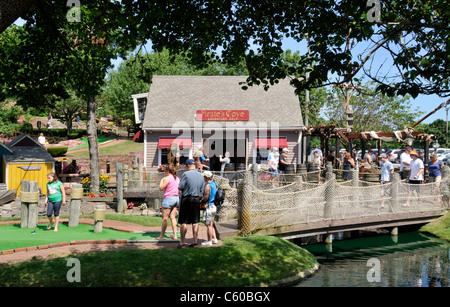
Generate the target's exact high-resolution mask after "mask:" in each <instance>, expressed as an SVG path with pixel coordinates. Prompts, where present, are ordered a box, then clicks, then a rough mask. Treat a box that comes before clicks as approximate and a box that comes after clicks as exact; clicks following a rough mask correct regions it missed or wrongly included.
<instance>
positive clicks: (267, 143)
mask: <svg viewBox="0 0 450 307" xmlns="http://www.w3.org/2000/svg"><path fill="white" fill-rule="evenodd" d="M273 147H278V148H285V147H286V148H287V147H288V144H287V141H286V138H279V139H275V138H274V139H270V138H269V139H262V138H256V139H255V148H273Z"/></svg>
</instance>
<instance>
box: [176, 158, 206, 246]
mask: <svg viewBox="0 0 450 307" xmlns="http://www.w3.org/2000/svg"><path fill="white" fill-rule="evenodd" d="M186 165H187V167H188V171H187V172H184V174H183V175H182V176H181V179H180V184H179V185H178V189H179V190H180V196H181V201H180V213H179V215H178V224H180V235H181V240H180V245H179V246H178V247H179V248H184V247H186V244H185V240H186V233H187V224H192V234H193V241H194V243H193V244H192V245H191V246H192V247H193V246H195V245H198V242H197V239H198V223H199V221H200V199H201V198H202V197H201V195H202V194H201V191H202V187H203V184H204V182H203V176H202V174H201V173H200V172H199V171H197V170H196V169H195V162H194V160H192V159H187V160H186Z"/></svg>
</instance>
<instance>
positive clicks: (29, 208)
mask: <svg viewBox="0 0 450 307" xmlns="http://www.w3.org/2000/svg"><path fill="white" fill-rule="evenodd" d="M20 201H21V205H20V211H21V212H20V227H21V228H36V226H37V224H38V202H39V184H38V182H37V181H31V182H30V181H29V180H22V182H21V192H20Z"/></svg>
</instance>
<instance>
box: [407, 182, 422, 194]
mask: <svg viewBox="0 0 450 307" xmlns="http://www.w3.org/2000/svg"><path fill="white" fill-rule="evenodd" d="M408 183H409V184H411V186H410V187H409V188H410V191H411V192H414V191H415V192H416V193H417V194H419V195H420V192H421V185H422V180H411V179H410V180H409V182H408Z"/></svg>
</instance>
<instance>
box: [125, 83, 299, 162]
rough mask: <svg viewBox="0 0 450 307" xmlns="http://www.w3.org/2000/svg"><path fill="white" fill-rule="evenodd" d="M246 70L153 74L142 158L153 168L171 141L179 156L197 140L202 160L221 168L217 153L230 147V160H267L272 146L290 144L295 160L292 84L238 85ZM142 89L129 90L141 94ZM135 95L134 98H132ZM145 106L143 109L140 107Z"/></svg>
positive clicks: (295, 117) (186, 154)
mask: <svg viewBox="0 0 450 307" xmlns="http://www.w3.org/2000/svg"><path fill="white" fill-rule="evenodd" d="M245 80H246V77H245V76H154V77H153V79H152V84H151V87H150V91H149V93H148V95H147V97H148V98H147V104H146V107H145V109H144V108H143V107H142V106H141V107H140V108H139V109H140V113H139V114H145V116H144V119H143V121H142V130H143V132H144V164H145V167H146V169H156V168H157V167H158V166H159V165H162V164H164V163H167V154H168V150H169V147H170V144H171V143H173V142H176V143H179V145H180V162H181V163H183V162H184V161H185V160H186V159H188V158H192V157H193V155H194V154H195V152H196V151H197V148H198V147H199V146H202V147H203V152H204V153H205V155H206V156H207V157H209V159H210V160H209V162H207V163H205V164H206V165H208V166H209V167H210V168H211V169H212V170H220V165H221V163H220V161H219V155H224V154H225V152H229V153H230V155H231V163H234V164H235V165H239V164H240V165H244V164H245V165H246V166H248V165H249V164H253V163H258V164H266V163H267V155H268V153H269V151H270V150H271V148H272V147H277V148H279V150H280V152H281V149H282V148H284V147H286V148H288V149H289V153H288V160H289V161H290V162H292V164H294V165H295V164H298V163H300V162H299V157H300V155H301V147H302V146H301V139H302V130H303V128H304V127H303V121H302V114H301V110H300V103H299V99H298V97H297V96H296V94H295V92H294V90H295V88H294V87H293V86H291V85H290V82H289V80H280V82H279V83H278V84H274V85H273V86H271V87H270V88H269V89H268V90H267V91H266V90H264V88H263V86H256V85H255V86H250V87H248V89H247V90H243V89H242V85H241V84H240V82H244V81H245ZM143 96H145V95H133V97H134V98H136V99H137V98H139V99H142V97H143ZM136 99H135V100H136ZM144 112H145V113H144Z"/></svg>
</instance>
